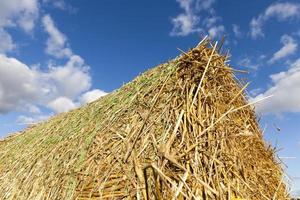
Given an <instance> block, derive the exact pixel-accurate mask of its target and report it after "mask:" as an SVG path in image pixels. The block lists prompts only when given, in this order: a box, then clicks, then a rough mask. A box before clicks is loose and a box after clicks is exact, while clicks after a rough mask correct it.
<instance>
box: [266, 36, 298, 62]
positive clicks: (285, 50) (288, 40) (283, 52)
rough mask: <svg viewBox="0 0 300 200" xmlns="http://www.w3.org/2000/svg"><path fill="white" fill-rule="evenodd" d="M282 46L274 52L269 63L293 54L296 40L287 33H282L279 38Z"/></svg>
mask: <svg viewBox="0 0 300 200" xmlns="http://www.w3.org/2000/svg"><path fill="white" fill-rule="evenodd" d="M280 42H281V43H282V44H283V47H282V48H281V49H279V50H278V51H277V52H275V53H274V55H273V56H272V58H271V59H270V60H269V63H274V62H276V61H278V60H280V59H283V58H285V57H287V56H289V55H291V54H294V53H295V52H296V50H297V48H298V44H297V42H296V41H295V40H294V39H293V38H292V37H291V36H289V35H283V36H282V37H281V39H280Z"/></svg>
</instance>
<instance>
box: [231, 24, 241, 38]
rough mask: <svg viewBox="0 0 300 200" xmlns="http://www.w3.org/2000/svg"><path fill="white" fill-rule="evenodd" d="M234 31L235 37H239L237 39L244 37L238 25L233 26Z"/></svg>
mask: <svg viewBox="0 0 300 200" xmlns="http://www.w3.org/2000/svg"><path fill="white" fill-rule="evenodd" d="M232 31H233V33H234V35H235V37H237V38H241V37H242V35H243V34H242V32H241V29H240V27H239V26H238V25H236V24H233V25H232Z"/></svg>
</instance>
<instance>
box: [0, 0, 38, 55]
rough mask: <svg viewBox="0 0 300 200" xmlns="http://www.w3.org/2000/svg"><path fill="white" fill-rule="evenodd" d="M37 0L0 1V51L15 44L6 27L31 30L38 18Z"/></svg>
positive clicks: (6, 50)
mask: <svg viewBox="0 0 300 200" xmlns="http://www.w3.org/2000/svg"><path fill="white" fill-rule="evenodd" d="M38 14H39V5H38V1H37V0H1V1H0V41H1V42H0V53H2V54H5V53H7V52H10V51H12V50H14V49H15V47H16V45H15V43H14V42H13V40H12V37H11V35H10V34H9V33H8V32H7V30H6V28H8V27H9V28H21V29H23V30H24V31H25V32H28V33H29V32H31V31H32V29H33V28H34V26H35V21H36V20H37V18H38Z"/></svg>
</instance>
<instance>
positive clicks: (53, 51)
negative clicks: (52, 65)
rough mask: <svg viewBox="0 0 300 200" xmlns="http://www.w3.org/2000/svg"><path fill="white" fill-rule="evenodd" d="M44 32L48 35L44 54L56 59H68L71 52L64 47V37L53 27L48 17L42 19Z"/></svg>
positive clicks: (65, 39)
mask: <svg viewBox="0 0 300 200" xmlns="http://www.w3.org/2000/svg"><path fill="white" fill-rule="evenodd" d="M42 22H43V27H44V30H45V31H46V32H47V33H48V34H49V38H48V39H47V48H46V53H47V54H49V55H52V56H54V57H56V58H64V57H67V58H68V57H70V56H71V55H72V54H73V53H72V50H71V49H70V48H68V47H66V45H67V44H66V41H67V38H66V36H65V35H64V34H63V33H61V32H60V31H59V30H58V29H57V28H56V26H55V24H54V22H53V20H52V18H51V17H50V15H45V16H44V17H43V19H42Z"/></svg>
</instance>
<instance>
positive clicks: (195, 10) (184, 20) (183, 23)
mask: <svg viewBox="0 0 300 200" xmlns="http://www.w3.org/2000/svg"><path fill="white" fill-rule="evenodd" d="M177 2H178V3H179V6H180V8H181V9H182V10H183V12H182V13H180V14H179V15H177V16H176V17H174V18H172V24H173V29H172V31H171V33H170V35H171V36H187V35H189V34H191V33H195V32H198V33H202V34H209V35H210V36H211V37H212V38H216V37H220V36H221V35H222V34H223V33H224V31H225V27H224V26H223V25H221V24H219V22H220V21H221V18H220V17H218V16H217V15H216V12H215V10H214V9H213V8H212V5H213V3H214V2H215V0H177ZM202 16H203V17H202ZM204 16H207V17H204ZM200 22H202V23H200ZM204 29H206V30H208V31H205V30H204Z"/></svg>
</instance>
